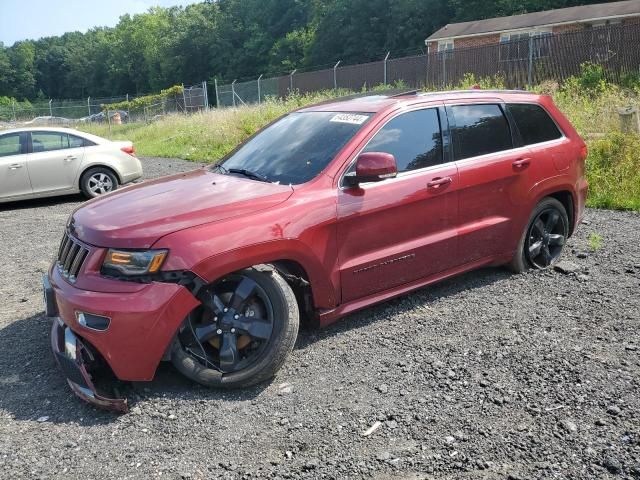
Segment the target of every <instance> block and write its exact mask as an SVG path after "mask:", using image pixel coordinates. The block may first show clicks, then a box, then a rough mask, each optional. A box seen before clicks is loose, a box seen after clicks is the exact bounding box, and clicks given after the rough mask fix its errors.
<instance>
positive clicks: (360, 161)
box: [344, 152, 398, 187]
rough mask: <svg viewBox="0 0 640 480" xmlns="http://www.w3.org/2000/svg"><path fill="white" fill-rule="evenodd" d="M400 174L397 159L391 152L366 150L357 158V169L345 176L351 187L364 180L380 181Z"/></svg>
mask: <svg viewBox="0 0 640 480" xmlns="http://www.w3.org/2000/svg"><path fill="white" fill-rule="evenodd" d="M397 174H398V167H397V165H396V159H395V158H394V156H393V155H391V154H390V153H384V152H366V153H361V154H360V155H359V156H358V158H357V159H356V171H355V172H351V173H348V174H346V175H345V176H344V180H345V183H346V184H347V185H348V186H350V187H355V186H356V185H358V184H360V183H364V182H380V181H382V180H386V179H387V178H393V177H395V176H396V175H397Z"/></svg>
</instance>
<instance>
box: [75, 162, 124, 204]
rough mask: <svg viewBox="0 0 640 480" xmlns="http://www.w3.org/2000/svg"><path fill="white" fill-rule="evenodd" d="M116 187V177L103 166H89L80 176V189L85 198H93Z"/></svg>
mask: <svg viewBox="0 0 640 480" xmlns="http://www.w3.org/2000/svg"><path fill="white" fill-rule="evenodd" d="M117 188H118V178H117V177H116V176H115V175H114V173H113V172H112V171H111V170H109V169H108V168H105V167H94V168H90V169H89V170H87V171H86V172H84V173H83V174H82V177H81V178H80V190H82V193H83V194H84V196H85V197H87V198H95V197H98V196H100V195H104V194H105V193H109V192H112V191H114V190H116V189H117Z"/></svg>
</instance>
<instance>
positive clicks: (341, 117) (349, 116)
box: [330, 113, 369, 125]
mask: <svg viewBox="0 0 640 480" xmlns="http://www.w3.org/2000/svg"><path fill="white" fill-rule="evenodd" d="M367 118H369V117H367V116H366V115H356V114H355V113H338V114H337V115H334V116H333V118H332V119H331V120H330V121H331V122H339V123H351V124H352V125H362V124H363V123H364V122H365V120H366V119H367Z"/></svg>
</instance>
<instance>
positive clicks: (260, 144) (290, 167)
mask: <svg viewBox="0 0 640 480" xmlns="http://www.w3.org/2000/svg"><path fill="white" fill-rule="evenodd" d="M369 118H370V115H369V114H363V113H338V112H297V113H291V114H289V115H287V116H285V117H283V118H281V119H280V120H278V121H277V122H275V123H274V124H272V125H270V126H269V127H267V128H265V129H264V130H263V131H261V132H260V133H258V134H257V135H256V136H255V137H253V138H252V139H251V140H249V141H248V142H247V143H246V144H244V145H243V146H242V147H240V148H239V149H238V150H237V151H236V152H235V153H233V154H231V155H230V156H229V157H227V158H226V159H225V160H224V161H223V162H222V163H221V164H220V166H218V169H219V170H220V171H221V172H222V173H227V174H232V175H241V176H244V177H248V178H252V179H254V180H260V179H262V180H266V181H269V182H277V183H281V184H293V185H298V184H301V183H305V182H308V181H309V180H311V179H312V178H314V177H315V176H316V175H318V174H319V173H320V172H321V171H322V170H323V169H324V168H325V167H326V166H327V165H328V164H329V162H331V160H332V159H333V158H334V157H335V156H336V154H337V153H338V152H339V151H340V149H341V148H342V147H344V146H345V144H346V143H347V142H348V141H349V140H350V139H351V138H352V137H353V136H354V135H355V134H356V132H357V131H358V130H360V129H361V128H362V126H363V125H364V124H365V123H366V122H367V121H368V120H369Z"/></svg>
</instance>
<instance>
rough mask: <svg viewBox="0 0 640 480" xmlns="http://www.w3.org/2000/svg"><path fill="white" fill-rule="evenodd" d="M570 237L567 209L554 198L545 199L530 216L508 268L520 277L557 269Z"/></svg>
mask: <svg viewBox="0 0 640 480" xmlns="http://www.w3.org/2000/svg"><path fill="white" fill-rule="evenodd" d="M568 237H569V217H568V215H567V210H566V209H565V208H564V205H562V203H560V202H559V201H558V200H556V199H555V198H552V197H547V198H544V199H542V201H540V203H538V205H536V208H534V209H533V212H531V216H530V217H529V222H528V223H527V228H526V229H525V231H524V233H523V234H522V237H521V238H520V242H519V243H518V249H517V250H516V253H515V255H514V257H513V259H512V260H511V263H510V264H509V268H510V269H511V270H512V271H513V272H515V273H521V272H524V271H525V270H528V269H529V268H534V269H544V268H548V267H550V266H552V265H554V264H555V263H557V261H558V259H559V258H560V255H561V254H562V250H563V249H564V245H565V243H566V241H567V239H568Z"/></svg>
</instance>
